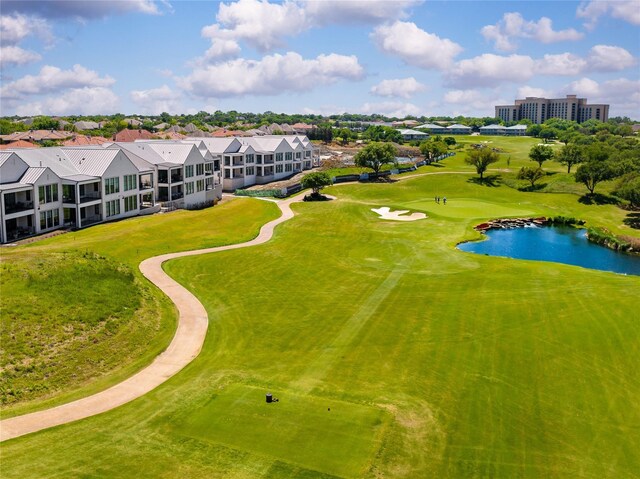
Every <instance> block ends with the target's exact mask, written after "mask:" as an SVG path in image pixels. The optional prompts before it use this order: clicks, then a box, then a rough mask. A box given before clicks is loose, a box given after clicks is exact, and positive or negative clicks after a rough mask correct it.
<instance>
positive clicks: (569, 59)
mask: <svg viewBox="0 0 640 479" xmlns="http://www.w3.org/2000/svg"><path fill="white" fill-rule="evenodd" d="M587 67H588V62H587V60H585V59H584V58H582V57H579V56H578V55H574V54H573V53H560V54H558V55H545V56H544V57H542V58H541V59H539V60H536V62H535V72H536V73H538V74H540V75H559V76H563V75H576V74H578V73H580V72H582V71H584V70H586V69H587Z"/></svg>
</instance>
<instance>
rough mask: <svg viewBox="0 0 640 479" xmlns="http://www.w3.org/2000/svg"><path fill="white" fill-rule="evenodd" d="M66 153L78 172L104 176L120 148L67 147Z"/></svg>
mask: <svg viewBox="0 0 640 479" xmlns="http://www.w3.org/2000/svg"><path fill="white" fill-rule="evenodd" d="M64 153H65V154H66V155H67V157H68V158H69V160H71V163H73V165H74V166H75V167H76V169H77V170H78V172H79V173H80V174H83V175H89V176H102V175H103V174H104V172H105V171H107V168H109V166H111V163H112V162H113V160H114V159H115V158H116V156H118V153H120V150H117V149H111V148H66V149H64Z"/></svg>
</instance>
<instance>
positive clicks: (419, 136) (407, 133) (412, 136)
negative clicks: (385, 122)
mask: <svg viewBox="0 0 640 479" xmlns="http://www.w3.org/2000/svg"><path fill="white" fill-rule="evenodd" d="M398 131H400V134H401V135H402V139H403V140H405V141H411V140H426V139H427V138H429V134H428V133H424V132H422V131H418V130H398Z"/></svg>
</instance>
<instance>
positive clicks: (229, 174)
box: [224, 168, 231, 179]
mask: <svg viewBox="0 0 640 479" xmlns="http://www.w3.org/2000/svg"><path fill="white" fill-rule="evenodd" d="M224 177H225V178H227V179H229V178H231V170H227V169H226V168H225V170H224Z"/></svg>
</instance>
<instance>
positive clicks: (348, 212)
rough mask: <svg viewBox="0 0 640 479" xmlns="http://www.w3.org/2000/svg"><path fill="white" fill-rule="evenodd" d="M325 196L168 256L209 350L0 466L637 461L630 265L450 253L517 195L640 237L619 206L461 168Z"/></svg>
mask: <svg viewBox="0 0 640 479" xmlns="http://www.w3.org/2000/svg"><path fill="white" fill-rule="evenodd" d="M450 160H451V159H450ZM443 168H444V169H446V168H447V166H443V167H441V168H439V169H437V171H443ZM434 170H435V169H433V170H430V171H434ZM327 193H329V194H332V195H335V196H337V197H338V199H337V200H335V201H331V202H324V203H304V204H297V205H294V209H295V210H296V212H297V213H298V214H297V216H296V217H295V218H293V219H292V220H290V221H289V222H286V223H284V224H282V225H281V226H279V227H278V229H277V230H276V234H275V236H274V238H273V240H272V241H271V242H269V243H267V244H264V245H260V246H257V247H254V248H251V249H246V250H242V249H238V250H232V251H228V252H224V253H216V254H212V255H206V256H199V257H189V258H183V259H180V260H175V261H172V262H169V263H167V264H166V266H165V269H166V271H167V272H168V273H169V274H171V275H172V276H173V277H175V278H177V279H178V280H179V281H180V282H181V283H182V284H184V285H185V286H186V287H188V288H189V289H190V290H191V291H194V293H195V294H196V295H197V296H198V297H199V298H200V300H201V301H202V302H203V304H204V305H205V307H206V308H207V311H208V313H209V319H210V327H209V331H208V335H207V339H206V342H205V345H204V348H203V351H202V353H201V354H200V356H199V357H198V358H196V360H194V361H193V362H192V363H191V364H190V365H189V366H187V367H186V368H185V369H184V370H183V371H182V372H181V373H180V374H178V375H177V376H175V377H174V378H172V379H171V380H169V381H168V382H167V383H165V384H163V385H162V386H160V387H159V388H157V389H156V390H154V391H153V392H151V393H149V394H147V395H145V396H144V397H142V398H140V399H138V400H136V401H134V402H132V403H130V404H127V405H125V406H123V407H120V408H118V409H116V410H114V411H111V412H109V413H106V414H102V415H100V416H97V417H94V418H90V419H87V420H84V421H80V422H77V423H74V424H69V425H65V426H61V427H57V428H54V429H51V430H48V431H43V432H40V433H37V434H34V435H31V436H27V437H22V438H18V439H16V440H12V441H9V442H7V443H3V444H2V445H1V446H0V452H1V453H2V466H1V467H2V476H3V477H7V478H11V477H16V478H17V477H20V478H24V477H132V476H136V475H139V476H143V477H159V478H174V477H190V478H199V477H202V478H205V477H207V478H209V477H215V478H217V477H220V478H254V477H264V478H267V477H303V478H331V477H343V478H359V477H366V478H375V477H394V478H395V477H407V478H423V477H438V478H440V477H442V478H445V477H450V478H460V477H475V478H481V477H501V478H514V477H519V478H540V477H553V478H566V477H571V478H593V479H596V478H598V479H600V478H615V479H618V478H622V479H631V478H636V477H637V474H638V473H637V471H639V470H640V436H639V435H638V431H639V430H640V402H638V400H637V398H638V397H639V396H640V370H639V369H638V367H637V361H638V359H637V358H638V355H639V354H640V343H639V342H638V340H637V338H638V337H639V336H640V323H638V321H637V320H636V316H637V315H636V311H637V296H638V291H639V290H640V278H638V277H631V276H623V275H616V274H612V273H605V272H599V271H592V270H587V269H583V268H579V267H572V266H567V265H561V264H553V263H542V262H535V261H520V260H512V259H507V258H495V257H488V256H483V255H474V254H468V253H463V252H460V251H458V250H457V249H455V244H456V243H458V242H459V241H461V240H464V239H471V238H477V237H478V236H479V235H478V233H476V232H475V231H474V230H473V229H472V226H473V225H474V224H476V223H478V222H480V221H482V220H483V219H490V218H492V217H494V216H496V215H498V216H499V215H506V216H513V215H520V214H522V213H523V212H527V215H529V214H531V215H536V216H537V215H556V214H557V215H560V214H561V215H565V216H574V217H578V218H582V219H585V220H586V221H587V223H588V224H589V225H598V226H605V227H607V228H610V229H611V230H613V231H615V232H617V233H619V234H629V235H633V236H636V237H638V236H640V235H639V234H638V231H637V230H631V229H630V228H628V227H627V226H625V225H624V224H623V222H622V221H623V219H624V218H625V212H624V211H623V210H620V209H619V208H617V207H615V206H613V205H584V204H582V203H580V202H579V201H578V198H579V197H578V196H577V195H573V194H558V193H546V194H542V193H530V192H520V191H518V190H516V189H514V188H510V187H508V186H506V185H504V184H502V183H496V185H495V186H487V185H480V184H477V183H476V182H474V181H472V175H464V174H440V175H425V176H417V177H415V178H410V179H403V180H401V181H398V182H395V183H377V184H353V185H342V186H335V187H332V188H329V189H327ZM436 194H439V195H440V196H447V198H448V200H449V201H448V204H447V205H446V206H444V205H435V204H434V203H433V197H434V195H436ZM244 201H245V203H244V204H253V203H258V202H259V200H244ZM261 203H262V202H261ZM376 206H390V207H392V208H394V209H414V210H420V211H425V212H427V214H428V216H429V217H428V218H427V219H425V220H421V221H417V222H409V223H401V222H391V221H382V220H380V219H378V217H377V215H376V214H374V213H373V212H372V211H370V210H371V208H372V207H376ZM62 238H63V239H64V236H63V237H62ZM58 241H61V240H58ZM65 241H67V240H65ZM56 245H57V242H56V239H55V238H54V239H53V240H50V245H49V246H50V247H52V248H56V247H57V246H56ZM133 245H135V243H133V242H130V249H131V247H132V246H133ZM109 247H113V246H107V245H100V244H97V245H96V249H102V248H109ZM266 392H272V393H274V395H275V396H277V397H279V398H280V399H281V401H280V402H279V403H276V404H271V405H267V404H265V399H264V394H265V393H266ZM327 408H330V409H331V411H328V410H327ZM334 413H335V414H334ZM43 451H46V454H43Z"/></svg>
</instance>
